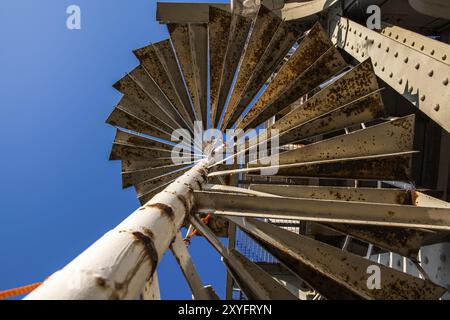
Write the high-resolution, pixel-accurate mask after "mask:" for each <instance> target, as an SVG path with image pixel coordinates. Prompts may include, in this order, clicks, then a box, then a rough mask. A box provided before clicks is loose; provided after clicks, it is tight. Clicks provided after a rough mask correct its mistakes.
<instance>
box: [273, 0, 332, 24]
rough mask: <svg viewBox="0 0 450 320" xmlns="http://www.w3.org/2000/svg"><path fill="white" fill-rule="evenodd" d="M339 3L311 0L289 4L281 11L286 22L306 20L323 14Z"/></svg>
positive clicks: (329, 0) (327, 0)
mask: <svg viewBox="0 0 450 320" xmlns="http://www.w3.org/2000/svg"><path fill="white" fill-rule="evenodd" d="M336 3H338V0H311V1H295V2H290V3H289V2H287V3H285V5H284V7H283V8H282V9H281V17H282V18H283V19H285V20H288V21H289V20H297V19H305V18H307V17H310V16H313V15H316V14H319V13H323V12H325V11H326V10H328V9H330V8H332V7H333V6H334V5H336Z"/></svg>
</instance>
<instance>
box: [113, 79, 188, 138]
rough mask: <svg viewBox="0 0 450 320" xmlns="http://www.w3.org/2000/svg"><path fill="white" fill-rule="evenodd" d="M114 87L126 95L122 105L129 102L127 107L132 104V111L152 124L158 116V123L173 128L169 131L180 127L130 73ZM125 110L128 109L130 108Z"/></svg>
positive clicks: (121, 102)
mask: <svg viewBox="0 0 450 320" xmlns="http://www.w3.org/2000/svg"><path fill="white" fill-rule="evenodd" d="M114 88H115V89H117V90H118V91H120V92H121V93H123V94H124V95H125V97H124V98H125V99H124V101H122V100H121V101H120V103H119V104H120V105H122V106H123V105H124V104H127V107H128V106H130V107H131V108H132V109H133V110H132V111H131V110H130V113H132V114H136V115H137V116H138V114H139V118H141V119H145V120H146V122H149V123H150V124H151V123H152V122H151V121H150V119H154V118H157V119H158V122H157V123H161V122H162V123H163V124H164V125H165V126H166V127H169V128H170V129H171V130H169V132H172V130H174V129H176V128H179V125H178V124H177V123H176V122H175V121H174V120H173V119H171V118H170V117H169V116H167V114H165V113H164V112H163V111H162V109H161V106H160V105H158V103H156V102H155V101H154V100H153V99H152V98H151V97H150V96H149V95H148V93H146V92H145V91H144V90H143V88H141V87H140V86H139V85H138V83H136V81H134V80H133V78H132V77H131V76H130V75H129V74H128V75H126V76H125V77H123V78H122V79H120V80H119V81H118V82H116V83H115V84H114ZM131 108H130V109H131ZM125 110H127V111H128V109H125ZM149 115H151V116H152V118H150V117H149Z"/></svg>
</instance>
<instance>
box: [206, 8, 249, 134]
mask: <svg viewBox="0 0 450 320" xmlns="http://www.w3.org/2000/svg"><path fill="white" fill-rule="evenodd" d="M251 25H252V19H251V18H246V17H243V16H240V15H236V14H233V17H232V19H231V26H230V32H229V38H228V45H227V51H226V54H225V62H224V65H223V69H222V76H221V82H220V90H219V98H218V100H217V110H216V118H215V120H214V127H217V126H218V124H219V121H220V117H221V116H222V112H223V108H224V107H225V102H226V100H227V98H228V93H229V90H230V88H231V85H232V83H233V79H234V74H235V73H236V68H237V67H238V65H239V61H240V59H241V55H242V52H243V50H244V47H245V43H246V41H247V37H248V33H249V31H250V27H251Z"/></svg>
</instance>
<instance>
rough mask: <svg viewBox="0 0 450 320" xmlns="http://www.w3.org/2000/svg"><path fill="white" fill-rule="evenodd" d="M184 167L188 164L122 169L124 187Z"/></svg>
mask: <svg viewBox="0 0 450 320" xmlns="http://www.w3.org/2000/svg"><path fill="white" fill-rule="evenodd" d="M183 167H186V165H185V164H181V165H175V164H171V165H166V166H162V167H150V168H147V169H141V170H133V171H122V187H123V188H128V187H131V186H132V185H134V184H138V183H140V182H143V181H146V180H149V179H151V178H154V177H158V176H161V175H164V174H168V173H171V172H174V171H177V170H179V169H182V168H183Z"/></svg>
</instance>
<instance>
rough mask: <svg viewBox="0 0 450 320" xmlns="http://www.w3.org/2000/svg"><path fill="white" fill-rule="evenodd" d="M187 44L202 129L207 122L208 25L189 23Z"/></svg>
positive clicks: (205, 126)
mask: <svg viewBox="0 0 450 320" xmlns="http://www.w3.org/2000/svg"><path fill="white" fill-rule="evenodd" d="M189 44H190V49H191V68H192V70H193V72H194V75H195V79H194V80H195V84H196V88H197V95H198V99H199V104H200V111H201V120H202V121H203V129H206V128H207V124H208V118H207V116H208V106H207V103H208V27H207V24H204V23H202V24H194V23H190V24H189Z"/></svg>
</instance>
